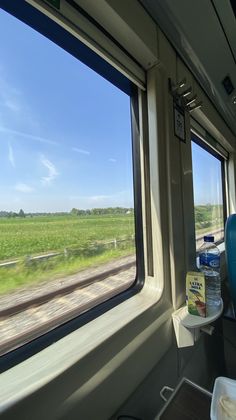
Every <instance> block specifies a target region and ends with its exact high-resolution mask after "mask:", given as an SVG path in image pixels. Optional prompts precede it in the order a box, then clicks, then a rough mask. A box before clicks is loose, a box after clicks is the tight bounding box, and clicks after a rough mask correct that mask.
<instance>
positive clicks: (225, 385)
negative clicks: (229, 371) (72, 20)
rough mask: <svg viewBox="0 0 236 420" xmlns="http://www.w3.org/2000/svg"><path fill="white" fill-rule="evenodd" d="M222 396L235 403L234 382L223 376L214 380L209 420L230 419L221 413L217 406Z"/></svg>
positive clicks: (235, 388)
mask: <svg viewBox="0 0 236 420" xmlns="http://www.w3.org/2000/svg"><path fill="white" fill-rule="evenodd" d="M222 395H225V396H227V397H229V398H231V399H232V400H234V401H236V381H234V380H233V379H229V378H224V377H223V376H220V377H219V378H217V379H216V380H215V385H214V389H213V394H212V401H211V420H230V417H228V416H227V415H225V414H224V413H223V412H222V410H221V407H220V404H219V399H220V397H221V396H222Z"/></svg>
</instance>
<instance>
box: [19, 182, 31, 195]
mask: <svg viewBox="0 0 236 420" xmlns="http://www.w3.org/2000/svg"><path fill="white" fill-rule="evenodd" d="M15 190H16V191H19V192H23V193H30V192H32V191H34V188H32V187H30V185H27V184H23V183H19V184H16V185H15Z"/></svg>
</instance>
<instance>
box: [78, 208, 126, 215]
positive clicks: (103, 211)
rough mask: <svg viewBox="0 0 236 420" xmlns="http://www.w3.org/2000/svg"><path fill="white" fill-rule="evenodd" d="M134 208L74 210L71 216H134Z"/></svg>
mask: <svg viewBox="0 0 236 420" xmlns="http://www.w3.org/2000/svg"><path fill="white" fill-rule="evenodd" d="M133 213H134V209H133V208H131V207H130V208H126V207H99V208H94V209H87V210H80V209H76V208H73V209H72V210H71V212H70V214H72V215H74V216H90V215H103V214H133Z"/></svg>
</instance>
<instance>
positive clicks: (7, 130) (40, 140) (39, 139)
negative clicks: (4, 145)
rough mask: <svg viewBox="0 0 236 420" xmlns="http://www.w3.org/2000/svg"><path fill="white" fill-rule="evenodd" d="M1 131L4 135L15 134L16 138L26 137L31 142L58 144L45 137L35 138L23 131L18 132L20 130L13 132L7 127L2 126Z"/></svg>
mask: <svg viewBox="0 0 236 420" xmlns="http://www.w3.org/2000/svg"><path fill="white" fill-rule="evenodd" d="M0 131H1V132H2V133H7V134H13V135H15V136H19V137H25V138H28V139H30V140H35V141H39V142H41V143H47V144H55V145H57V143H56V142H55V141H53V140H50V139H46V138H44V137H39V136H35V135H34V134H29V133H23V132H22V131H18V130H12V129H11V128H7V127H3V126H0Z"/></svg>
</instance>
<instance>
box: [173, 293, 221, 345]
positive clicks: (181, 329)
mask: <svg viewBox="0 0 236 420" xmlns="http://www.w3.org/2000/svg"><path fill="white" fill-rule="evenodd" d="M222 311H223V301H222V300H221V304H220V306H219V308H217V310H215V309H214V310H213V311H212V313H210V315H209V316H207V317H206V318H203V317H200V316H196V315H190V314H189V313H188V308H187V306H183V307H182V308H180V309H178V310H177V311H175V312H173V314H172V319H173V325H174V330H175V336H176V341H177V346H178V347H189V346H193V345H194V343H195V342H196V341H197V340H198V338H199V337H200V328H201V327H203V326H204V325H209V324H210V323H211V322H213V321H215V320H216V319H217V318H219V317H220V315H221V314H222Z"/></svg>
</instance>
